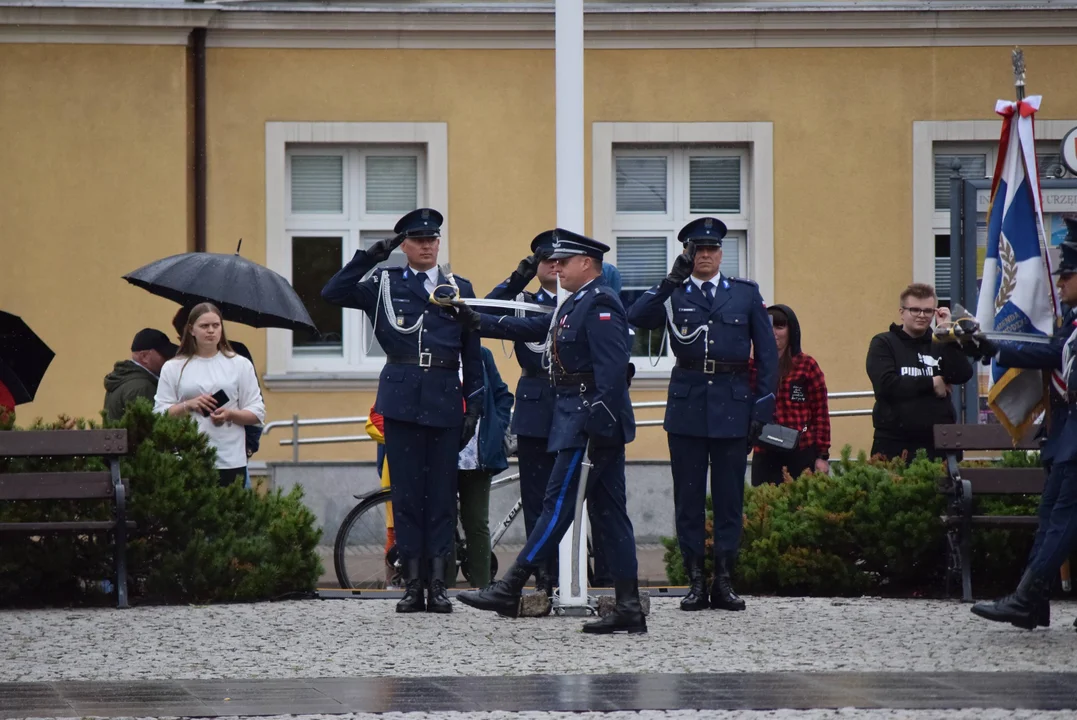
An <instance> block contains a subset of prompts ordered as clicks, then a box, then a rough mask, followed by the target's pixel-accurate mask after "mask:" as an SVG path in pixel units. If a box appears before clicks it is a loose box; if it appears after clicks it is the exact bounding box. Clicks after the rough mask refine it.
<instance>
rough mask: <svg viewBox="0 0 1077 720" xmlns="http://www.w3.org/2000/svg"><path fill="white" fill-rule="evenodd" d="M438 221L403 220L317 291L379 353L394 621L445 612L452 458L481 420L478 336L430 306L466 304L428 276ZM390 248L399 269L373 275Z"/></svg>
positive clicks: (464, 288) (457, 291) (378, 405)
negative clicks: (402, 261) (360, 323)
mask: <svg viewBox="0 0 1077 720" xmlns="http://www.w3.org/2000/svg"><path fill="white" fill-rule="evenodd" d="M442 220H443V217H442V215H441V213H439V212H437V211H436V210H431V209H429V208H422V209H419V210H414V211H412V212H410V213H408V214H407V215H405V216H404V217H402V218H401V219H400V221H399V222H397V224H396V227H395V228H394V231H395V232H396V233H397V235H396V236H395V237H394V238H392V239H391V240H379V241H378V242H376V243H374V244H373V245H372V246H371V247H370V249H369V250H359V251H357V252H356V253H355V257H353V258H352V260H351V261H350V262H349V263H348V264H347V265H345V266H344V267H343V268H341V269H340V272H338V273H337V274H336V275H334V276H333V277H332V278H330V280H329V282H328V283H326V285H325V287H324V288H322V298H323V299H324V300H325V301H326V302H329V303H332V304H334V305H339V306H341V307H349V308H357V309H359V310H362V311H364V312H365V313H366V315H367V317H368V318H370V322H371V324H372V326H373V328H374V335H375V337H377V339H378V342H379V343H380V344H381V347H382V349H384V350H385V355H386V357H385V361H386V362H385V367H384V368H383V369H382V371H381V376H380V378H379V379H378V396H377V400H376V401H375V405H374V409H375V411H376V412H378V413H380V414H381V415H382V416H384V418H385V452H386V458H387V459H388V461H389V467H391V468H392V473H393V479H392V484H391V486H390V487H391V488H392V499H393V520H394V523H395V528H396V544H397V549H398V550H399V553H400V557H401V560H402V562H403V568H404V579H405V592H404V597H403V599H401V600H400V602H399V603H397V606H396V611H397V612H401V613H411V612H421V611H423V610H426V611H427V612H432V613H449V612H452V603H450V602H449V598H448V595H447V592H446V588H445V581H444V578H445V568H446V565H447V562H448V558H449V554H450V552H451V551H452V543H453V540H454V529H455V525H456V469H457V468H456V466H457V458H458V455H459V453H460V450H461V449H462V448H463V447H464V446H466V445H467V443H468V442H469V441H470V440H471V438H472V437H473V436H474V435H475V431H476V429H477V427H478V422H479V417H480V415H481V414H482V400H483V374H482V356H481V354H480V352H481V351H480V348H481V345H480V339H479V335H478V334H477V333H475V332H472V331H471V330H469V329H468V328H467V327H465V326H464V324H463V323H461V322H460V320H459V319H458V318H457V316H456V313H455V312H453V311H452V310H451V309H450V308H447V307H445V306H444V305H442V304H439V303H435V302H433V301H432V300H433V298H434V297H435V296H436V295H438V294H440V293H444V294H451V295H453V296H459V297H465V298H474V297H475V293H474V291H473V290H472V288H471V283H469V282H468V281H467V280H465V279H464V278H462V277H456V276H454V275H453V274H452V272H451V271H449V269H448V268H447V267H443V268H440V269H439V268H438V266H437V256H438V249H439V246H440V237H441V222H442ZM398 246H399V247H401V248H402V249H403V251H404V255H405V256H407V259H408V264H407V265H406V266H405V267H383V268H379V269H377V270H375V268H374V266H375V265H376V264H377V263H379V262H384V261H385V260H387V259H388V258H389V255H390V254H391V253H392V251H393V250H395V249H396V248H397V247H398ZM371 271H373V273H371ZM461 367H462V369H463V386H462V388H461V382H460V370H461ZM424 577H425V578H427V579H428V586H427V592H426V597H425V598H424V597H423V579H424Z"/></svg>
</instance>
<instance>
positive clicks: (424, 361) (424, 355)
mask: <svg viewBox="0 0 1077 720" xmlns="http://www.w3.org/2000/svg"><path fill="white" fill-rule="evenodd" d="M433 361H434V356H433V355H431V354H430V353H428V352H421V353H419V367H421V368H428V367H430V364H431V363H432V362H433Z"/></svg>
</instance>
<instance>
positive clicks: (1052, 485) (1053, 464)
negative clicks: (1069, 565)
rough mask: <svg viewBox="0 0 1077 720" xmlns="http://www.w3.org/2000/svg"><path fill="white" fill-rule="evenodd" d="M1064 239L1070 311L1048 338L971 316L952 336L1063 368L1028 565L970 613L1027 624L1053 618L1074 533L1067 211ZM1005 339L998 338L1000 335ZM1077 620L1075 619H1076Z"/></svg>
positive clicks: (1073, 311) (1073, 314) (1076, 267)
mask: <svg viewBox="0 0 1077 720" xmlns="http://www.w3.org/2000/svg"><path fill="white" fill-rule="evenodd" d="M1066 227H1067V230H1068V234H1067V236H1066V239H1065V240H1064V241H1063V242H1062V244H1061V247H1060V250H1061V262H1060V263H1059V266H1058V269H1057V270H1055V272H1054V274H1055V275H1057V276H1058V280H1057V283H1056V284H1057V286H1058V297H1059V300H1060V301H1061V302H1062V304H1063V305H1065V306H1067V307H1068V308H1069V310H1068V311H1067V312H1066V313H1065V315H1064V316H1063V318H1062V322H1061V324H1060V325H1059V327H1058V328H1057V329H1056V330H1055V333H1054V336H1053V337H1052V338H1050V339H1047V338H1043V337H1042V336H1028V337H1026V338H1024V339H1023V340H1021V339H1017V338H1015V337H1014V335H1015V334H1014V333H981V332H978V328H977V327H975V323H974V322H972V323H968V321H966V322H965V323H962V321H960V320H959V321H957V322H956V323H955V326H954V328H953V333H952V334H953V335H954V339H956V340H957V341H958V342H959V343H960V344H961V348H962V349H963V350H964V351H965V352H966V353H967V354H968V355H969V356H970V357H972V358H974V359H979V360H982V361H983V362H984V364H988V363H989V362H990V361H991V359H992V358H995V359H997V361H998V363H999V365H1001V366H1003V367H1006V368H1035V369H1040V370H1045V371H1054V372H1057V373H1060V374H1061V380H1062V386H1059V385H1057V384H1055V383H1052V389H1051V391H1050V408H1049V410H1048V417H1047V423H1046V426H1047V438H1046V441H1045V442H1044V445H1043V449H1042V451H1041V453H1040V460H1041V461H1042V463H1043V465H1044V467H1045V468H1046V469H1047V481H1046V483H1045V485H1044V488H1043V494H1042V495H1041V496H1040V508H1039V526H1038V527H1037V530H1036V537H1035V540H1034V542H1033V545H1032V551H1031V553H1029V559H1028V564H1027V566H1026V567H1025V572H1024V574H1023V575H1022V577H1021V581H1020V583H1019V584H1018V586H1017V589H1016V590H1015V591H1014V592H1013V593H1012V594H1010V595H1007V596H1006V597H1004V598H1001V599H999V600H996V601H994V602H979V603H977V604H976V605H975V606H973V608H972V612H973V614H975V615H978V616H979V617H982V618H985V619H987V620H993V621H995V622H1007V623H1010V624H1011V625H1016V626H1017V627H1020V628H1025V629H1028V630H1032V629H1035V628H1036V627H1047V626H1048V625H1050V622H1051V608H1050V595H1051V582H1052V579H1053V578H1055V577H1057V576H1058V573H1059V569H1060V568H1061V567H1062V564H1063V563H1064V562H1065V561H1066V559H1067V558H1068V557H1069V554H1070V552H1071V551H1072V550H1073V546H1074V541H1075V540H1077V372H1075V371H1077V365H1075V363H1074V359H1075V358H1077V221H1075V220H1072V219H1069V218H1066ZM1004 341H1005V342H1006V344H1004V345H1003V344H1000V343H1002V342H1004ZM1075 624H1077V623H1075Z"/></svg>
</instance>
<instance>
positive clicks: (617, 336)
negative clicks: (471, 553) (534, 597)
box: [458, 229, 647, 633]
mask: <svg viewBox="0 0 1077 720" xmlns="http://www.w3.org/2000/svg"><path fill="white" fill-rule="evenodd" d="M608 250H609V247H608V246H607V245H604V244H602V243H600V242H597V241H595V240H592V239H591V238H588V237H584V236H583V235H578V234H576V233H573V232H569V231H566V230H561V229H557V230H555V231H554V244H553V253H552V254H551V255H550V258H551V259H553V260H556V261H557V271H558V274H559V275H560V278H561V286H562V287H563V288H564V289H565V290H567V291H569V292H571V293H572V294H571V295H570V296H569V297H568V298H567V299H566V300H565V301H564V302H563V303H562V304H561V307H560V308H559V309H558V311H557V312H556V313H555V314H554V315H553V316H552V317H550V316H543V317H537V318H511V317H494V316H491V315H479V314H478V313H476V312H475V311H474V310H473V309H471V308H468V307H466V306H463V307H461V308H459V311H460V314H461V317H462V318H463V319H464V321H465V322H466V323H468V325H469V326H470V327H472V328H477V329H479V330H480V331H481V332H482V334H483V335H484V336H486V337H500V338H505V339H509V340H524V341H530V342H542V341H543V340H546V339H547V338H549V342H550V355H551V358H552V361H551V373H552V382H553V385H554V387H555V388H556V393H557V397H556V400H555V403H554V413H553V423H552V425H551V427H550V437H549V445H548V449H549V451H550V452H555V453H557V458H556V460H555V462H554V467H553V471H552V473H551V475H550V478H549V481H548V484H547V486H546V497H545V500H544V501H543V505H542V515H541V516H540V517H539V519H538V522H536V523H535V527H534V530H532V532H531V533H530V534H529V535H528V538H527V544H526V545H524V548H523V550H522V551H521V552H520V554H519V555H518V556H517V558H516V562H515V563H514V564H513V566H512V567H511V568H509V570H508V571H507V572H506V573H505V576H504V577H503V578H502V579H501V580H499V581H498V582H496V583H494V584H493V585H491V586H490V587H488V588H486V589H485V590H480V591H474V592H464V593H461V594H460V595H459V596H458V597H459V598H460V601H461V602H463V603H465V604H467V605H471V606H472V607H476V608H479V609H480V610H493V611H496V612H498V613H499V614H501V615H506V616H509V617H516V616H517V613H518V611H519V602H520V593H521V590H522V589H523V586H524V583H525V582H526V581H527V578H528V577H529V576H530V574H531V573H532V572H534V570H535V568H536V567H537V566H538V565H540V564H542V563H544V562H546V561H547V560H548V559H549V558H550V557H551V556H552V555H554V554H555V553H556V552H557V544H558V542H559V541H560V540H561V538H562V536H563V535H564V534H565V532H566V531H567V530H568V526H569V525H570V524H571V523H572V521H573V519H574V514H575V506H576V493H577V490H578V483H579V479H580V470H581V466H582V465H583V464H585V463H589V464H590V471H589V475H588V478H587V488H586V493H587V494H586V497H587V500H588V504H589V505H593V506H594V512H593V513H592V514H591V517H592V519H593V522H594V528H593V534H594V536H595V542H596V544H601V545H603V547H605V548H606V552H607V556H608V564H609V571H610V574H611V575H612V576H613V578H614V590H615V594H616V606H615V609H614V612H613V613H611V614H610V615H608V616H606V617H605V618H602V619H601V620H598V621H597V622H593V623H588V624H586V625H584V627H583V631H584V632H587V633H612V632H629V633H642V632H646V631H647V622H646V620H645V618H644V616H643V611H642V608H641V607H640V601H639V584H638V579H637V564H636V540H635V534H634V533H633V531H632V522H631V520H629V518H628V512H627V510H626V507H625V503H626V498H625V470H624V465H625V444H626V443H629V442H631V441H632V440H633V439H634V438H635V435H636V423H635V418H634V417H633V414H632V405H631V402H630V400H629V397H628V381H629V377H630V374H629V373H630V363H629V358H630V349H629V348H630V345H629V340H628V324H627V322H626V318H625V313H624V308H623V307H622V305H621V300H620V298H619V297H618V296H617V294H616V293H615V292H613V290H611V289H610V288H609V287H607V286H606V285H603V284H602V280H601V278H602V256H603V254H605V253H606V252H607V251H608Z"/></svg>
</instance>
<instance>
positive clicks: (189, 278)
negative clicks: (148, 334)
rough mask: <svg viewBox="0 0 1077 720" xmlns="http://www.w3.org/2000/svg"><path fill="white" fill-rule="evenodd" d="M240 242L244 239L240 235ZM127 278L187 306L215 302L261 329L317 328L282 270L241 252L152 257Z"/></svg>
mask: <svg viewBox="0 0 1077 720" xmlns="http://www.w3.org/2000/svg"><path fill="white" fill-rule="evenodd" d="M240 244H241V245H242V244H243V241H242V240H240ZM123 278H124V280H126V281H127V282H129V283H131V284H132V285H137V286H138V287H140V288H143V289H145V290H149V291H150V292H151V293H153V294H154V295H160V296H161V297H163V298H168V299H169V300H172V301H174V302H178V303H179V304H181V305H184V306H191V305H196V304H198V303H200V302H211V303H213V304H214V305H216V306H217V307H219V308H220V309H221V314H222V315H223V316H224V319H225V320H230V321H232V322H237V323H242V324H244V325H250V326H252V327H256V328H265V327H274V328H284V329H285V330H315V331H316V328H315V327H314V322H313V321H312V320H311V319H310V314H309V313H308V312H307V308H306V307H304V305H303V301H302V300H300V299H299V295H297V294H296V292H295V290H294V289H293V288H292V286H291V285H290V284H289V283H288V281H287V280H285V279H284V277H282V276H281V275H279V274H278V273H275V272H273V271H272V270H270V269H269V268H267V267H263V266H261V265H259V264H258V263H254V262H251V261H250V260H247V259H246V258H242V257H240V256H239V248H238V247H237V248H236V254H235V255H221V254H218V253H204V252H201V253H184V254H182V255H173V256H171V257H166V258H164V259H162V260H157V261H155V262H151V263H150V264H149V265H144V266H143V267H140V268H139V269H138V270H134V271H132V272H129V273H127V274H126V275H124V276H123Z"/></svg>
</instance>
